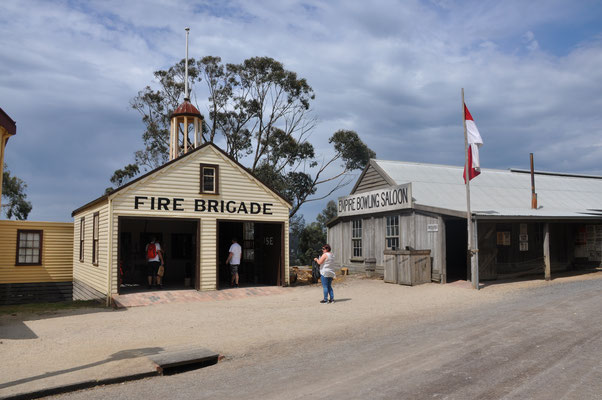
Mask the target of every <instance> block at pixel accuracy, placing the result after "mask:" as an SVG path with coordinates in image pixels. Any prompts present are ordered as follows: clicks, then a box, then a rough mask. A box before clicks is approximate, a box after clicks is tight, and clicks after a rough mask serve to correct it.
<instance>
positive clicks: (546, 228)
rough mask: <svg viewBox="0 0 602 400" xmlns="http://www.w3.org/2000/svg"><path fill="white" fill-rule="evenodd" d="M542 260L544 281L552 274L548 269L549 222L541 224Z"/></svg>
mask: <svg viewBox="0 0 602 400" xmlns="http://www.w3.org/2000/svg"><path fill="white" fill-rule="evenodd" d="M543 262H544V264H545V273H544V276H545V278H546V281H549V280H551V279H552V274H551V271H550V224H549V223H547V222H546V223H545V224H543Z"/></svg>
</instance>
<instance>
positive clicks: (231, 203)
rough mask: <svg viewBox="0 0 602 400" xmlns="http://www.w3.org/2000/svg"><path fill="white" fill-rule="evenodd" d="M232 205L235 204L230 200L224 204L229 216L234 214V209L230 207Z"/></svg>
mask: <svg viewBox="0 0 602 400" xmlns="http://www.w3.org/2000/svg"><path fill="white" fill-rule="evenodd" d="M234 204H236V202H235V201H232V200H230V201H229V202H227V203H226V211H227V212H229V213H230V214H234V213H235V212H236V207H230V206H232V205H234Z"/></svg>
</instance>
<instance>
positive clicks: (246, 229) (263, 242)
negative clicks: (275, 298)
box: [217, 221, 284, 289]
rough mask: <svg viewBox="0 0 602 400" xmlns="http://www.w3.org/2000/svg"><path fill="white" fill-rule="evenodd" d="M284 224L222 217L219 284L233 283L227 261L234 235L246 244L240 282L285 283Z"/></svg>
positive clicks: (219, 241) (228, 285)
mask: <svg viewBox="0 0 602 400" xmlns="http://www.w3.org/2000/svg"><path fill="white" fill-rule="evenodd" d="M282 226H283V225H282V224H280V223H265V222H239V221H236V222H232V221H218V243H217V276H218V288H219V289H224V288H227V287H230V282H231V274H230V269H229V266H228V265H226V259H227V258H228V250H229V249H230V246H231V245H232V238H236V239H237V240H238V243H239V244H240V246H241V247H242V258H241V263H240V267H239V271H238V273H239V284H240V286H242V287H244V286H247V287H248V286H263V285H268V286H274V285H282V284H283V279H284V256H283V249H284V246H283V235H282Z"/></svg>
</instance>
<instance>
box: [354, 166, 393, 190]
mask: <svg viewBox="0 0 602 400" xmlns="http://www.w3.org/2000/svg"><path fill="white" fill-rule="evenodd" d="M389 187H391V185H390V184H389V183H388V182H387V181H386V180H385V179H384V178H383V177H382V175H381V174H380V173H379V172H378V171H377V170H376V169H374V167H373V166H372V165H369V166H368V169H367V170H366V173H365V174H364V175H363V177H362V180H361V181H360V182H359V183H358V185H357V187H356V188H355V190H354V191H353V193H363V192H369V191H371V190H375V189H384V188H389ZM353 193H352V194H353Z"/></svg>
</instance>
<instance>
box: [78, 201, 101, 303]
mask: <svg viewBox="0 0 602 400" xmlns="http://www.w3.org/2000/svg"><path fill="white" fill-rule="evenodd" d="M96 212H98V213H99V215H98V217H99V226H98V235H99V236H98V265H94V264H93V263H92V240H93V235H92V231H93V226H94V223H93V219H94V214H95V213H96ZM81 218H84V231H85V232H84V258H83V261H80V259H79V245H80V237H79V235H80V223H81ZM108 220H109V207H108V203H107V202H103V203H101V204H98V205H96V206H95V207H90V208H88V209H86V210H84V211H82V212H81V213H79V214H76V215H74V221H73V258H72V264H73V280H74V281H77V282H79V283H83V284H85V285H87V286H89V287H90V288H92V289H94V290H97V291H98V292H100V293H103V294H106V293H107V292H108V290H107V284H108V259H109V249H108V247H109V246H108V239H109V237H108V227H109V224H108Z"/></svg>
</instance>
